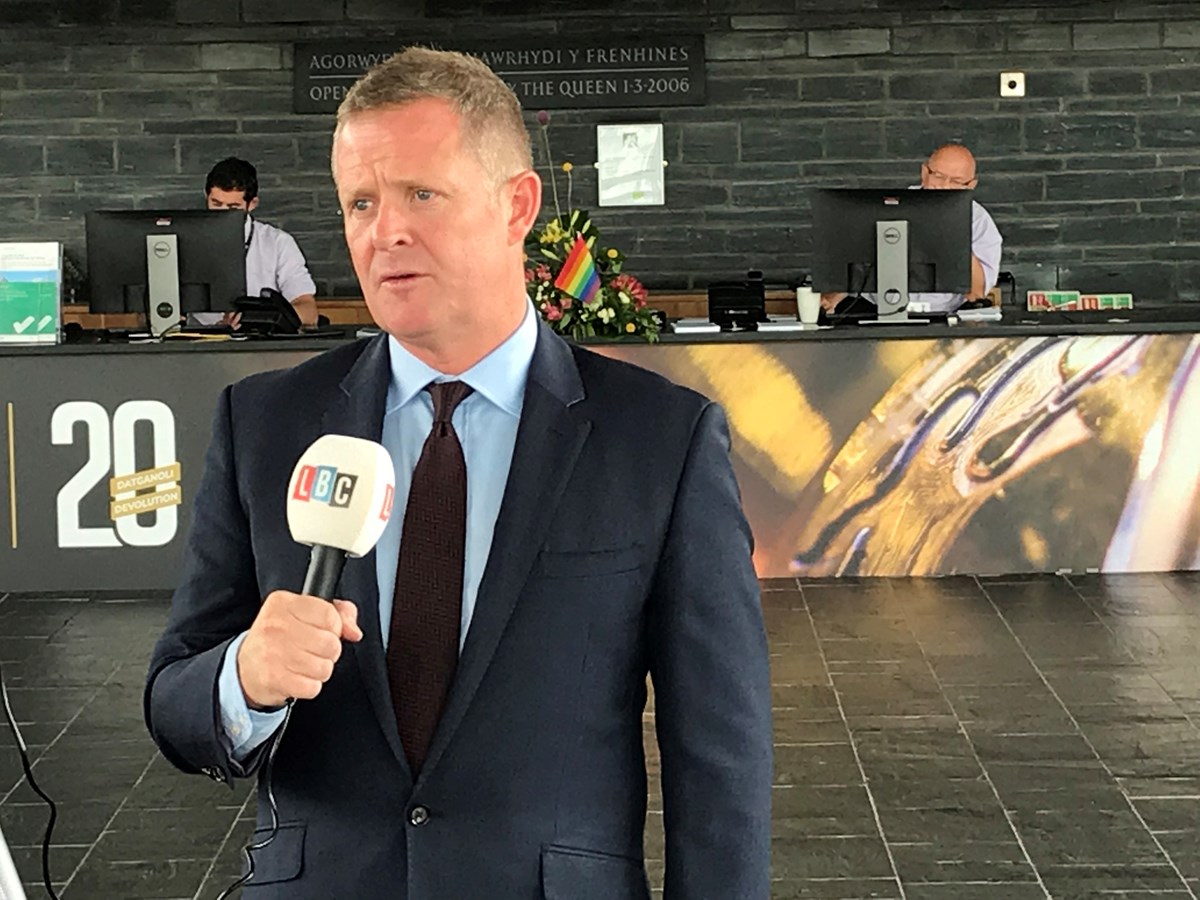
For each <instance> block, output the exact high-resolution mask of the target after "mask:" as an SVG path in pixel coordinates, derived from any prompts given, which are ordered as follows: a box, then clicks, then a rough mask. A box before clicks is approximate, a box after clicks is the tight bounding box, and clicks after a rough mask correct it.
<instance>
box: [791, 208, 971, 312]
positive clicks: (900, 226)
mask: <svg viewBox="0 0 1200 900" xmlns="http://www.w3.org/2000/svg"><path fill="white" fill-rule="evenodd" d="M973 193H974V192H973V191H933V190H911V189H907V188H899V189H896V190H859V189H831V188H822V189H818V190H817V191H816V192H815V194H814V196H813V202H812V211H813V274H812V280H813V288H814V290H817V291H820V292H822V293H834V292H837V293H842V292H844V293H847V294H850V295H852V296H856V295H859V294H862V293H864V292H866V293H871V294H874V296H875V305H876V307H877V308H878V311H879V320H880V321H886V322H906V321H914V320H911V319H909V317H908V315H907V313H906V311H905V310H906V307H907V306H908V295H909V293H911V292H918V291H920V292H936V293H947V294H965V293H967V292H969V291H970V290H971V201H972V197H973Z"/></svg>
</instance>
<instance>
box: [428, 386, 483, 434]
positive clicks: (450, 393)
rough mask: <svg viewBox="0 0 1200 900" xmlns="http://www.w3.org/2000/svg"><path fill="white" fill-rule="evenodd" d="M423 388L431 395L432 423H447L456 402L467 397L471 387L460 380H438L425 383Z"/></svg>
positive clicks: (456, 405) (456, 404) (455, 406)
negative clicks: (428, 383)
mask: <svg viewBox="0 0 1200 900" xmlns="http://www.w3.org/2000/svg"><path fill="white" fill-rule="evenodd" d="M425 390H427V391H429V393H430V394H431V395H432V396H433V421H434V424H446V425H448V424H449V423H450V417H451V416H453V415H454V410H456V409H457V408H458V404H460V403H462V402H463V401H464V400H465V399H467V395H468V394H470V393H471V391H472V390H473V389H472V387H471V386H470V385H469V384H467V383H465V382H462V381H438V382H435V383H434V384H430V385H427V386H426V388H425Z"/></svg>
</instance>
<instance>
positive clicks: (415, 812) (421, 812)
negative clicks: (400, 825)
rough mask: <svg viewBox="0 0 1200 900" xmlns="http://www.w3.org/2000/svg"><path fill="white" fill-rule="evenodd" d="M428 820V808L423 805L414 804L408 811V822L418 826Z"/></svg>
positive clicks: (415, 826)
mask: <svg viewBox="0 0 1200 900" xmlns="http://www.w3.org/2000/svg"><path fill="white" fill-rule="evenodd" d="M428 821H429V810H427V809H426V808H425V807H424V806H414V807H413V808H412V809H411V810H410V811H409V813H408V824H409V825H412V826H413V827H414V828H420V827H421V826H422V825H424V824H425V823H426V822H428Z"/></svg>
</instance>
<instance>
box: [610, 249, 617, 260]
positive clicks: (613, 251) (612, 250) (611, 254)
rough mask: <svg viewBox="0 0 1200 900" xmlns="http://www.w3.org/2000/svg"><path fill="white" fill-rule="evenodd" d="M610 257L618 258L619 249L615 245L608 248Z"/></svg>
mask: <svg viewBox="0 0 1200 900" xmlns="http://www.w3.org/2000/svg"><path fill="white" fill-rule="evenodd" d="M608 258H609V259H616V258H617V250H616V248H615V247H609V248H608Z"/></svg>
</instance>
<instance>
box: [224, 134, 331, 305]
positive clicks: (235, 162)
mask: <svg viewBox="0 0 1200 900" xmlns="http://www.w3.org/2000/svg"><path fill="white" fill-rule="evenodd" d="M204 196H205V200H206V202H207V204H208V208H209V209H230V210H233V209H236V210H241V211H242V212H244V213H245V214H246V293H247V295H249V296H251V297H257V296H259V292H260V291H261V290H262V289H263V288H271V289H272V290H276V291H279V292H280V293H281V294H283V296H284V297H285V298H286V299H287V300H288V301H289V302H290V303H291V304H292V308H293V309H295V310H296V314H297V315H299V316H300V322H301V324H302V325H304V326H305V327H313V326H315V325H316V324H317V301H316V297H315V294H316V292H317V286H316V284H314V283H313V279H312V275H310V274H309V273H308V265H307V264H306V263H305V261H304V254H303V253H301V252H300V247H299V246H298V245H297V244H296V239H295V238H293V237H292V236H291V235H290V234H288V233H287V232H286V231H284V230H283V229H282V228H276V227H275V226H274V225H268V224H267V223H266V222H260V221H259V220H257V219H255V218H254V217H253V216H252V215H250V214H251V213H252V212H253V211H254V209H255V208H256V207H257V206H258V200H259V197H258V171H257V170H256V169H255V168H254V166H253V165H251V164H250V163H248V162H246V161H245V160H244V159H238V158H237V157H236V156H231V157H229V158H228V159H223V160H221V161H220V162H219V163H217V164H216V165H215V166H213V167H212V171H211V172H209V173H208V179H207V180H206V181H205V183H204Z"/></svg>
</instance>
